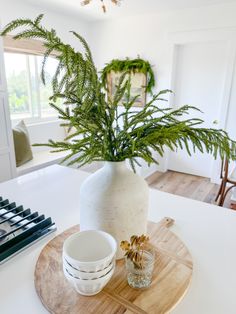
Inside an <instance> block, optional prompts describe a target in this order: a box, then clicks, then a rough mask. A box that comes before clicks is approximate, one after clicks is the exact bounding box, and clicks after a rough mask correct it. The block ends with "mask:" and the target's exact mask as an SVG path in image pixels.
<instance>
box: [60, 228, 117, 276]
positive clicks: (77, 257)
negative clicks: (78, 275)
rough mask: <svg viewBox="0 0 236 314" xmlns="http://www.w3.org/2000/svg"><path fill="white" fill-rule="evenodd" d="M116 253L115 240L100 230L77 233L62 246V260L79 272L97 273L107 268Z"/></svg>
mask: <svg viewBox="0 0 236 314" xmlns="http://www.w3.org/2000/svg"><path fill="white" fill-rule="evenodd" d="M116 251H117V243H116V240H115V239H114V238H113V237H112V236H111V235H110V234H109V233H106V232H104V231H100V230H87V231H82V232H77V233H75V234H73V235H71V236H70V237H69V238H67V239H66V240H65V242H64V245H63V259H65V260H66V261H67V262H68V263H69V264H70V265H71V266H72V267H74V268H75V269H77V270H78V271H81V272H86V273H90V272H97V271H101V270H103V269H105V268H107V267H108V266H109V265H110V264H111V262H112V260H113V259H114V257H115V255H116Z"/></svg>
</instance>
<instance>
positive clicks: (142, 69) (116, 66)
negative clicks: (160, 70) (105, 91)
mask: <svg viewBox="0 0 236 314" xmlns="http://www.w3.org/2000/svg"><path fill="white" fill-rule="evenodd" d="M111 71H114V72H128V73H137V72H139V73H144V74H145V75H147V86H146V91H147V92H148V93H152V89H153V87H154V86H155V75H154V73H153V70H152V66H151V64H150V63H149V62H148V61H145V60H143V59H140V58H137V59H132V60H130V59H128V58H127V59H125V60H118V59H113V60H112V61H111V62H109V63H107V64H106V66H105V67H104V68H103V69H102V71H101V79H102V84H103V86H104V87H106V88H107V75H108V74H109V73H111Z"/></svg>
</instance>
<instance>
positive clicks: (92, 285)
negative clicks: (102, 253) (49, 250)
mask: <svg viewBox="0 0 236 314" xmlns="http://www.w3.org/2000/svg"><path fill="white" fill-rule="evenodd" d="M63 271H64V275H65V277H66V278H67V280H68V281H69V282H70V283H71V285H73V287H74V288H75V290H76V291H77V292H78V293H79V294H82V295H85V296H91V295H95V294H97V293H99V292H100V291H101V290H102V289H103V288H104V287H105V286H106V284H108V282H109V281H110V279H111V277H112V275H113V273H114V267H113V268H112V269H111V271H110V272H109V273H108V274H106V275H105V276H103V277H101V278H98V279H93V280H83V279H78V278H74V277H73V276H72V275H70V274H69V273H68V271H67V270H66V268H65V266H63Z"/></svg>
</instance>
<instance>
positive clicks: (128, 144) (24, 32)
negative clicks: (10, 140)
mask: <svg viewBox="0 0 236 314" xmlns="http://www.w3.org/2000/svg"><path fill="white" fill-rule="evenodd" d="M42 18H43V15H39V16H38V17H37V18H36V19H35V20H30V19H17V20H14V21H12V22H10V23H9V24H8V25H7V26H6V27H5V28H4V29H3V31H2V33H1V35H2V36H4V35H6V34H8V33H10V32H11V31H13V30H16V29H18V28H20V30H19V32H18V33H17V34H16V35H15V36H14V38H15V39H16V40H17V39H21V38H38V39H41V40H42V41H43V43H44V46H45V48H46V52H45V56H44V61H43V66H42V73H41V76H42V80H43V81H45V72H44V68H45V64H46V62H47V58H48V56H49V55H50V53H51V52H52V51H53V52H54V53H56V55H57V57H56V58H57V60H58V67H57V70H56V72H55V75H54V77H53V79H52V87H53V95H52V96H51V97H50V105H51V106H52V107H53V108H55V110H57V112H58V114H59V118H60V119H61V120H62V121H63V123H62V126H67V127H69V128H72V127H73V129H74V130H75V131H74V132H73V134H72V135H70V136H68V137H67V138H66V139H65V141H64V142H54V141H52V140H49V142H48V143H47V144H37V145H46V146H49V147H51V148H53V149H54V150H53V151H54V152H58V151H67V150H68V151H70V153H69V155H68V156H67V157H66V158H65V160H67V161H68V162H69V164H73V163H79V164H80V165H83V164H86V163H90V162H92V161H100V160H106V161H123V160H125V159H129V160H130V162H131V165H132V167H133V169H134V163H135V162H136V163H138V161H137V158H141V159H144V160H145V161H146V162H147V163H148V164H151V163H157V160H156V159H155V158H154V157H153V154H152V152H153V151H156V152H158V153H159V154H160V155H161V156H162V155H163V154H164V150H165V149H166V147H168V148H169V149H171V150H173V151H175V150H176V149H177V148H180V149H184V148H185V149H186V150H187V152H188V153H189V154H191V146H192V147H193V151H194V152H195V151H196V150H199V151H200V152H202V153H203V152H204V151H206V152H208V153H210V154H212V155H213V156H214V157H215V158H216V157H217V155H218V154H220V156H221V157H223V156H226V157H227V158H229V159H236V142H235V141H233V140H231V139H230V138H229V136H228V134H227V133H226V132H225V131H224V130H217V129H207V128H204V127H201V124H202V122H203V121H202V120H201V119H197V118H193V119H192V118H189V119H186V118H184V117H183V115H184V116H185V115H186V114H188V113H189V112H190V110H196V111H197V110H198V109H197V108H195V107H191V106H188V105H186V106H183V107H181V108H179V109H176V110H173V109H171V108H166V109H161V108H160V107H158V106H157V103H158V102H160V101H163V95H164V94H167V93H169V92H170V91H169V90H163V91H161V92H159V93H158V94H156V95H153V96H152V99H151V100H150V101H149V102H147V104H146V105H145V106H144V107H143V108H142V109H141V110H138V109H134V108H133V107H132V105H133V103H134V102H135V99H136V98H137V97H134V98H132V97H131V96H130V93H129V91H130V80H125V76H126V74H127V73H126V72H124V74H123V75H122V76H121V78H120V82H119V84H118V86H117V90H116V93H115V95H114V97H113V99H112V100H111V99H109V98H107V96H106V94H105V91H104V88H103V83H102V80H101V78H99V77H98V74H97V70H96V68H95V65H94V62H93V59H92V55H91V52H90V49H89V47H88V44H87V42H86V41H85V40H84V39H83V38H82V37H81V36H80V35H79V34H77V33H76V32H72V35H73V36H75V37H76V38H77V39H78V40H79V42H80V43H81V44H82V46H83V49H82V51H76V50H75V49H74V48H73V47H71V46H70V45H68V44H65V43H63V42H62V41H61V39H60V38H59V37H58V36H57V35H56V32H55V30H54V29H51V30H47V29H45V28H44V27H43V26H42V25H41V20H42ZM124 94H126V96H127V101H126V102H125V103H123V105H124V110H123V112H121V113H120V112H119V111H118V103H119V102H120V100H121V99H122V97H123V95H124ZM57 99H62V101H63V103H64V104H65V109H61V108H59V107H58V106H57V105H56V101H57Z"/></svg>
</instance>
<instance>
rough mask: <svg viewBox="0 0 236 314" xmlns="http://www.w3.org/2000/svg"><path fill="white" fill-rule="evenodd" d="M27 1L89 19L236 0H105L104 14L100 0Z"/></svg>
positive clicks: (196, 6)
mask: <svg viewBox="0 0 236 314" xmlns="http://www.w3.org/2000/svg"><path fill="white" fill-rule="evenodd" d="M25 1H26V2H28V3H30V4H33V5H34V6H37V7H40V8H42V9H49V10H53V11H59V12H61V13H66V14H73V15H75V16H78V17H82V18H84V19H86V20H89V21H91V20H103V19H109V18H119V17H122V16H132V15H140V14H149V13H158V12H163V11H172V10H179V9H186V8H198V7H203V6H208V5H215V4H225V3H230V2H236V0H122V4H121V6H120V7H115V6H114V5H113V4H112V3H111V1H110V0H104V2H105V3H106V4H107V10H108V12H107V13H106V14H104V13H103V12H102V9H101V2H100V0H93V1H92V3H91V4H89V5H88V6H85V7H82V6H81V0H40V1H38V0H25Z"/></svg>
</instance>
